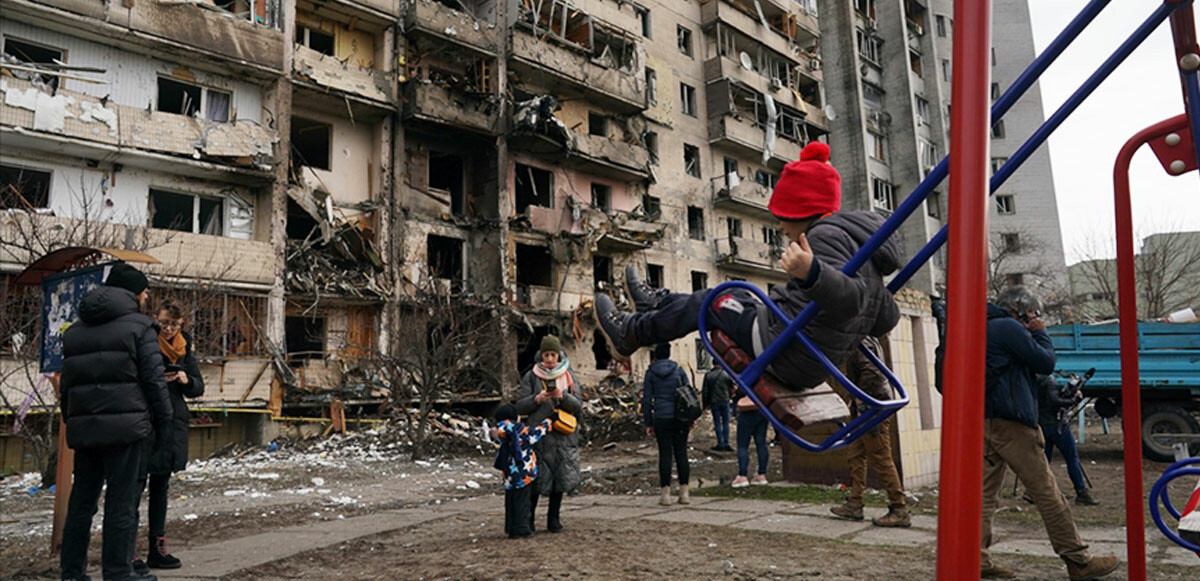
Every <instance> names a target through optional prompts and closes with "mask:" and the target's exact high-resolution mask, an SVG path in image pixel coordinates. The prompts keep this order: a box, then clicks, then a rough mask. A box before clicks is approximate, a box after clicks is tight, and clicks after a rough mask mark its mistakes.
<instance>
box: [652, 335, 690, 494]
mask: <svg viewBox="0 0 1200 581" xmlns="http://www.w3.org/2000/svg"><path fill="white" fill-rule="evenodd" d="M689 392H690V395H689ZM700 413H701V411H700V401H699V398H698V397H696V389H695V388H693V387H692V385H691V383H690V382H689V381H688V376H687V373H685V372H684V371H683V368H682V367H680V366H679V364H678V363H675V362H674V361H671V344H670V343H659V344H658V345H655V346H654V363H651V364H650V369H648V370H646V378H645V380H644V381H643V382H642V420H643V423H644V424H645V426H646V435H648V436H651V437H653V438H654V439H655V440H656V441H657V442H658V485H659V486H661V487H662V498H661V499H660V500H659V504H661V505H663V506H667V505H670V504H671V460H672V459H674V460H675V468H676V471H678V473H679V504H690V503H691V502H692V500H691V496H690V495H689V494H688V478H689V476H690V472H691V467H690V466H689V465H688V457H687V440H688V432H690V431H691V429H692V424H693V423H694V422H695V421H696V418H698V417H700Z"/></svg>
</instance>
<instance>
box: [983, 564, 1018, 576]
mask: <svg viewBox="0 0 1200 581" xmlns="http://www.w3.org/2000/svg"><path fill="white" fill-rule="evenodd" d="M1016 576H1017V572H1016V571H1013V570H1012V569H1008V568H1005V567H1001V566H999V565H988V566H986V567H983V568H982V569H980V570H979V578H980V579H1012V578H1013V577H1016Z"/></svg>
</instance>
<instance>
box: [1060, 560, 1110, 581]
mask: <svg viewBox="0 0 1200 581" xmlns="http://www.w3.org/2000/svg"><path fill="white" fill-rule="evenodd" d="M1063 560H1064V561H1066V559H1063ZM1120 565H1121V561H1120V559H1117V558H1116V557H1115V556H1113V555H1104V556H1103V557H1092V559H1091V560H1090V561H1088V562H1087V564H1086V565H1079V564H1077V563H1075V562H1073V561H1067V575H1068V576H1069V577H1070V578H1071V581H1090V580H1091V579H1099V578H1101V577H1104V576H1106V575H1108V574H1109V573H1112V572H1113V571H1116V570H1117V567H1119V566H1120Z"/></svg>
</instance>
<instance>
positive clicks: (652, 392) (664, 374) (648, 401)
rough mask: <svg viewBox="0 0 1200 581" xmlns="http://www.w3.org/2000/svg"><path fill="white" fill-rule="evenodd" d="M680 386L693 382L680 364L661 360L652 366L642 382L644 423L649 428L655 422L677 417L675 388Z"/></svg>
mask: <svg viewBox="0 0 1200 581" xmlns="http://www.w3.org/2000/svg"><path fill="white" fill-rule="evenodd" d="M680 384H686V385H691V382H690V381H688V376H687V373H685V372H684V371H683V368H682V367H680V366H679V364H678V363H675V362H674V361H671V360H670V359H659V360H658V361H655V362H654V363H651V364H650V368H649V369H647V370H646V377H645V379H643V380H642V423H643V424H644V425H645V426H646V427H647V428H649V427H651V426H653V425H654V420H669V419H673V418H674V417H675V388H677V387H679V386H680Z"/></svg>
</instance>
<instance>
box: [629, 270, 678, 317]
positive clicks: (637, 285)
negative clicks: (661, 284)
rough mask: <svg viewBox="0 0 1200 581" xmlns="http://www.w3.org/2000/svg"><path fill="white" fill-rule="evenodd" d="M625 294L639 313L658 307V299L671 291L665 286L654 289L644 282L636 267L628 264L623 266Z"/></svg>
mask: <svg viewBox="0 0 1200 581" xmlns="http://www.w3.org/2000/svg"><path fill="white" fill-rule="evenodd" d="M625 294H627V295H629V300H631V301H633V308H634V309H635V310H636V311H637V312H639V313H644V312H646V311H653V310H654V309H656V308H658V303H659V301H661V300H662V299H663V297H665V296H667V295H669V294H671V291H668V290H667V289H665V288H657V289H656V288H654V287H652V286H650V285H648V284H646V283H645V282H644V281H642V277H641V276H639V275H638V271H637V267H636V266H634V265H632V264H629V265H626V266H625Z"/></svg>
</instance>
